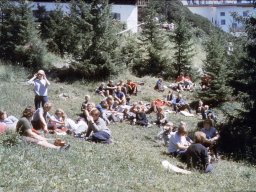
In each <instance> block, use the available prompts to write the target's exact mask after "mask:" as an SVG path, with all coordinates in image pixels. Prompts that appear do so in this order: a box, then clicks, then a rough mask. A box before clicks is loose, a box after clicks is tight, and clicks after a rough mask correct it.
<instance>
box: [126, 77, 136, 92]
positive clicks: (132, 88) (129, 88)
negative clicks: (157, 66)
mask: <svg viewBox="0 0 256 192" xmlns="http://www.w3.org/2000/svg"><path fill="white" fill-rule="evenodd" d="M126 85H127V93H128V94H130V95H137V93H138V85H137V84H136V83H134V82H132V80H130V79H129V80H127V83H126Z"/></svg>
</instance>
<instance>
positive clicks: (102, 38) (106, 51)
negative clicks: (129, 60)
mask: <svg viewBox="0 0 256 192" xmlns="http://www.w3.org/2000/svg"><path fill="white" fill-rule="evenodd" d="M82 21H83V20H82ZM84 22H86V23H88V24H89V25H90V31H89V34H90V36H87V37H89V38H90V39H89V40H90V43H89V44H88V43H87V44H82V47H83V49H84V52H80V54H78V55H77V56H76V60H77V63H76V64H75V67H76V68H77V70H79V71H80V72H81V73H82V74H83V76H84V77H86V78H93V79H95V78H97V79H104V78H108V77H109V76H111V75H115V74H117V72H118V71H120V70H121V69H122V68H123V66H122V63H121V62H120V51H119V50H118V49H117V48H118V39H117V36H116V34H117V31H116V28H115V25H114V23H113V21H112V19H111V16H110V8H109V5H108V2H107V1H105V0H93V1H92V3H91V4H90V5H89V15H88V17H87V18H85V20H84ZM82 26H85V25H82ZM84 39H87V38H84ZM87 40H88V39H87ZM85 42H86V41H85Z"/></svg>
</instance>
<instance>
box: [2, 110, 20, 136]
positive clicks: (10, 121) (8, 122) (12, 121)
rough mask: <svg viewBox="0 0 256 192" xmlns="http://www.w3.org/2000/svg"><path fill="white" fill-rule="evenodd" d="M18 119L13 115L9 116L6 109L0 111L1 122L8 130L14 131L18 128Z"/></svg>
mask: <svg viewBox="0 0 256 192" xmlns="http://www.w3.org/2000/svg"><path fill="white" fill-rule="evenodd" d="M17 122H18V119H17V118H16V117H14V116H12V115H10V116H8V115H7V113H6V111H0V123H2V124H4V125H5V126H6V131H7V132H9V131H10V132H13V131H15V129H16V124H17Z"/></svg>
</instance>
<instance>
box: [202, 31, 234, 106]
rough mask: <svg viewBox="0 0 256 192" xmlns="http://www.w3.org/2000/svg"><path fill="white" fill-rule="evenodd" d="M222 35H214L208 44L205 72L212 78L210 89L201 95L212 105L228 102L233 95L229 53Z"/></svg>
mask: <svg viewBox="0 0 256 192" xmlns="http://www.w3.org/2000/svg"><path fill="white" fill-rule="evenodd" d="M221 39H222V37H221V36H220V34H217V33H213V34H212V35H211V36H210V38H209V40H208V42H207V43H206V48H205V51H206V60H205V61H204V67H203V70H204V72H205V73H207V74H208V75H210V76H211V78H212V80H211V83H210V89H209V90H207V91H203V92H200V93H199V96H200V98H201V99H203V100H204V101H207V102H208V103H210V104H212V105H215V106H216V105H218V104H220V103H221V102H224V101H227V99H228V96H229V95H230V94H231V89H230V87H229V86H228V85H227V84H228V70H229V68H228V65H227V52H226V49H225V45H224V43H223V42H222V41H221Z"/></svg>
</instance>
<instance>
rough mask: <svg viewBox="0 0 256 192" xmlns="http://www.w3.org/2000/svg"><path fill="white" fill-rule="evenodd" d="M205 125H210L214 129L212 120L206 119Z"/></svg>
mask: <svg viewBox="0 0 256 192" xmlns="http://www.w3.org/2000/svg"><path fill="white" fill-rule="evenodd" d="M204 124H209V125H210V126H211V127H212V120H211V119H205V120H204Z"/></svg>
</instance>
